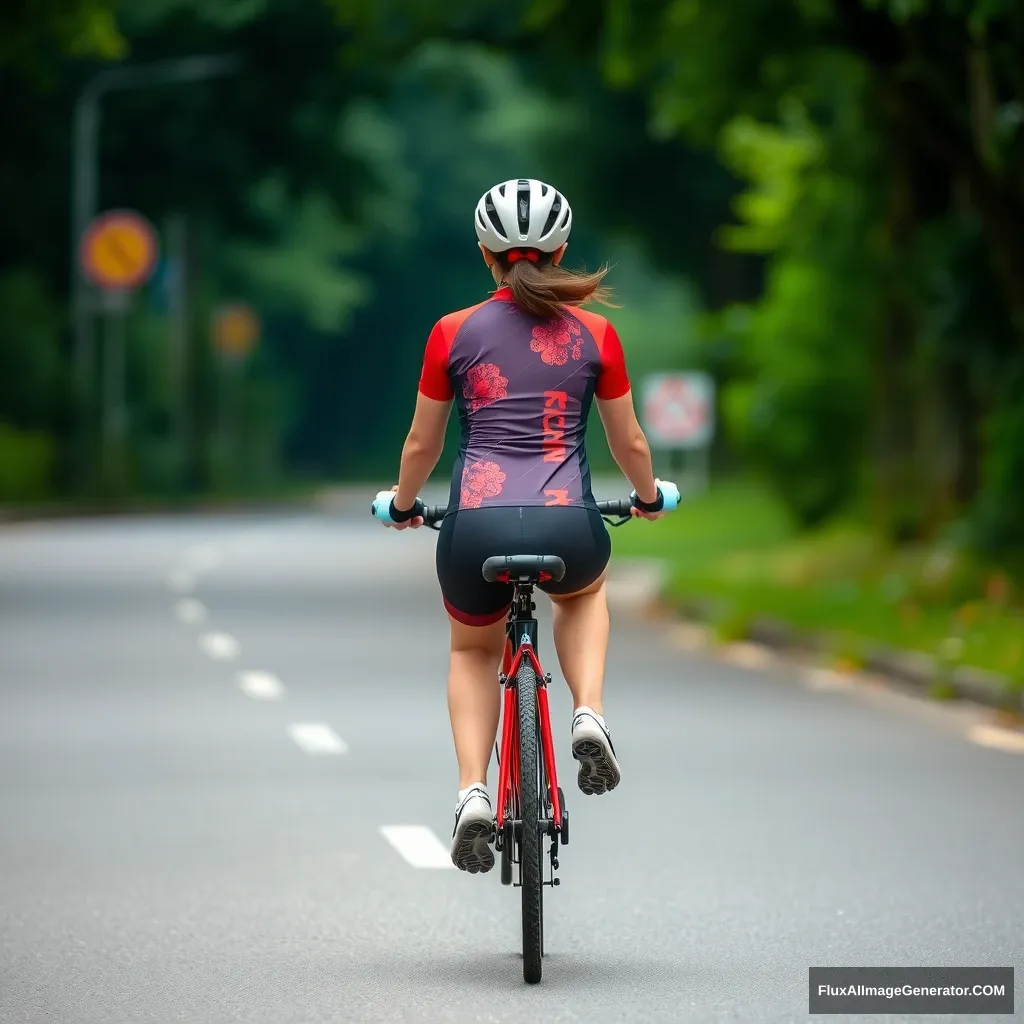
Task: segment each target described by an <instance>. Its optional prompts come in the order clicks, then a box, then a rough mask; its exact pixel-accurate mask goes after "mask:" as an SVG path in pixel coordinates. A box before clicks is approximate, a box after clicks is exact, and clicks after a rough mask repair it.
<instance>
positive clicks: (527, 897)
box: [516, 658, 544, 985]
mask: <svg viewBox="0 0 1024 1024" xmlns="http://www.w3.org/2000/svg"><path fill="white" fill-rule="evenodd" d="M516 696H517V703H518V706H519V798H520V807H521V809H522V825H521V833H520V840H519V872H520V881H521V890H522V897H523V979H524V980H525V981H526V982H527V983H528V984H530V985H535V984H537V982H538V981H540V976H541V958H542V956H543V952H544V918H543V905H542V901H543V898H544V897H543V893H544V889H543V884H542V883H543V881H544V875H543V872H542V870H541V857H542V856H543V851H542V847H541V844H542V837H541V832H540V788H539V781H538V780H539V778H540V776H539V752H538V749H537V676H536V673H535V672H534V669H533V665H532V663H531V662H530V660H529V659H528V658H523V660H522V661H521V662H520V663H519V670H518V671H517V672H516Z"/></svg>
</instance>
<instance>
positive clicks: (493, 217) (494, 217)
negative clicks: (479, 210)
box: [484, 196, 507, 241]
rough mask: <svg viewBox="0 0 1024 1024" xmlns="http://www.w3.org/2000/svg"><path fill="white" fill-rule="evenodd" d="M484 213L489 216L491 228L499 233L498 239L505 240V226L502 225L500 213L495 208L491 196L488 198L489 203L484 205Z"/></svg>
mask: <svg viewBox="0 0 1024 1024" xmlns="http://www.w3.org/2000/svg"><path fill="white" fill-rule="evenodd" d="M484 212H485V213H486V214H487V219H488V220H489V221H490V222H491V227H492V228H494V230H495V232H497V235H498V237H499V238H505V225H504V224H502V223H501V218H500V217H499V216H498V211H497V210H496V209H495V208H494V203H493V202H492V200H491V197H490V196H488V197H487V201H486V202H485V203H484ZM506 241H507V239H506Z"/></svg>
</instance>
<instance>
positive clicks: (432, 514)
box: [423, 505, 448, 526]
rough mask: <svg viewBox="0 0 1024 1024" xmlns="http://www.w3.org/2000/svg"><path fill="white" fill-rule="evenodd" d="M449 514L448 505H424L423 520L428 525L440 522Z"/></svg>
mask: <svg viewBox="0 0 1024 1024" xmlns="http://www.w3.org/2000/svg"><path fill="white" fill-rule="evenodd" d="M447 514H448V506H447V505H424V506H423V522H424V523H426V524H427V525H428V526H432V525H433V524H434V523H439V522H440V521H441V520H442V519H444V517H445V516H446V515H447Z"/></svg>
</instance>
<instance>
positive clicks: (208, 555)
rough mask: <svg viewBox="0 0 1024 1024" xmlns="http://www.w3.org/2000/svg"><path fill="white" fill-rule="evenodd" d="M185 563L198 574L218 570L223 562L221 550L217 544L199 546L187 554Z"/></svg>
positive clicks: (189, 550) (190, 549)
mask: <svg viewBox="0 0 1024 1024" xmlns="http://www.w3.org/2000/svg"><path fill="white" fill-rule="evenodd" d="M185 561H186V562H188V564H189V566H190V567H191V568H192V569H194V570H195V571H197V572H206V571H208V570H209V569H216V568H217V566H218V565H220V563H221V561H223V556H222V555H221V553H220V548H218V547H217V545H216V544H197V545H196V546H195V547H191V548H189V549H188V551H187V552H186V553H185Z"/></svg>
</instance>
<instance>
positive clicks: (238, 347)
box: [213, 302, 260, 357]
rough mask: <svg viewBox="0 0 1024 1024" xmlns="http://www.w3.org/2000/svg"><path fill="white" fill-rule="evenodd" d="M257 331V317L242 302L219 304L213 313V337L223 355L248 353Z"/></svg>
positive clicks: (258, 330)
mask: <svg viewBox="0 0 1024 1024" xmlns="http://www.w3.org/2000/svg"><path fill="white" fill-rule="evenodd" d="M259 333H260V321H259V318H258V317H257V316H256V313H255V311H254V310H253V308H252V307H251V306H249V305H247V304H246V303H244V302H232V303H227V304H225V305H223V306H220V307H219V308H218V309H217V310H216V312H215V313H214V315H213V339H214V342H215V344H216V345H217V348H219V349H220V351H221V352H223V353H224V355H228V356H235V357H240V356H245V355H248V354H249V352H250V351H252V347H253V345H254V344H255V343H256V339H257V338H258V337H259Z"/></svg>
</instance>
